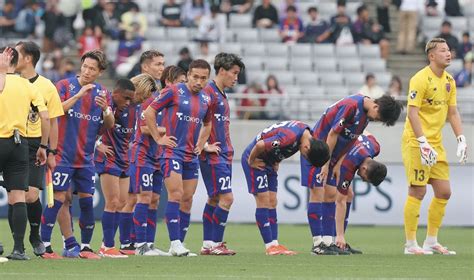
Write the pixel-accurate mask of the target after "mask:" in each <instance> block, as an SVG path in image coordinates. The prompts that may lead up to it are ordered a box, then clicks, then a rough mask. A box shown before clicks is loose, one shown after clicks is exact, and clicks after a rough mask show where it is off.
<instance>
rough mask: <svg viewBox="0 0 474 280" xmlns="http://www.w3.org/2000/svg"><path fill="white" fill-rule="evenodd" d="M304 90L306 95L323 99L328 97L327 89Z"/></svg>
mask: <svg viewBox="0 0 474 280" xmlns="http://www.w3.org/2000/svg"><path fill="white" fill-rule="evenodd" d="M302 89H303V94H304V95H309V96H321V97H322V96H325V95H326V88H324V87H321V86H305V87H302ZM311 105H313V104H311Z"/></svg>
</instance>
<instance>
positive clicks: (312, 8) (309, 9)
mask: <svg viewBox="0 0 474 280" xmlns="http://www.w3.org/2000/svg"><path fill="white" fill-rule="evenodd" d="M311 12H316V13H317V12H318V8H316V7H309V8H308V14H309V13H311Z"/></svg>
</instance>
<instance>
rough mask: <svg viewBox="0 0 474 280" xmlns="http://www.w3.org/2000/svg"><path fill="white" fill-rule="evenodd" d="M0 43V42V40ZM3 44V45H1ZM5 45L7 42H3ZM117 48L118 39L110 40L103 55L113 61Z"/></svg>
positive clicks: (115, 57) (116, 54)
mask: <svg viewBox="0 0 474 280" xmlns="http://www.w3.org/2000/svg"><path fill="white" fill-rule="evenodd" d="M0 43H1V42H0ZM2 46H4V45H2ZM5 46H7V44H5ZM118 48H119V41H118V40H110V41H109V42H107V44H106V45H105V55H106V57H107V60H108V61H109V62H115V61H116V60H117V56H118Z"/></svg>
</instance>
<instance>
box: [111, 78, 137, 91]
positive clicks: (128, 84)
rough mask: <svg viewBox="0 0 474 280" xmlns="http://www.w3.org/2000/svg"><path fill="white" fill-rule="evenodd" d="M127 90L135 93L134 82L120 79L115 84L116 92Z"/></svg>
mask: <svg viewBox="0 0 474 280" xmlns="http://www.w3.org/2000/svg"><path fill="white" fill-rule="evenodd" d="M126 90H131V91H135V86H134V85H133V83H132V81H130V80H129V79H118V80H117V82H115V86H114V91H126Z"/></svg>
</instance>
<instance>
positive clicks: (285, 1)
mask: <svg viewBox="0 0 474 280" xmlns="http://www.w3.org/2000/svg"><path fill="white" fill-rule="evenodd" d="M289 6H293V7H295V8H296V14H297V15H298V16H300V11H299V10H298V0H282V1H280V10H279V11H278V14H279V15H280V19H283V18H286V16H287V14H286V9H288V7H289Z"/></svg>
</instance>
